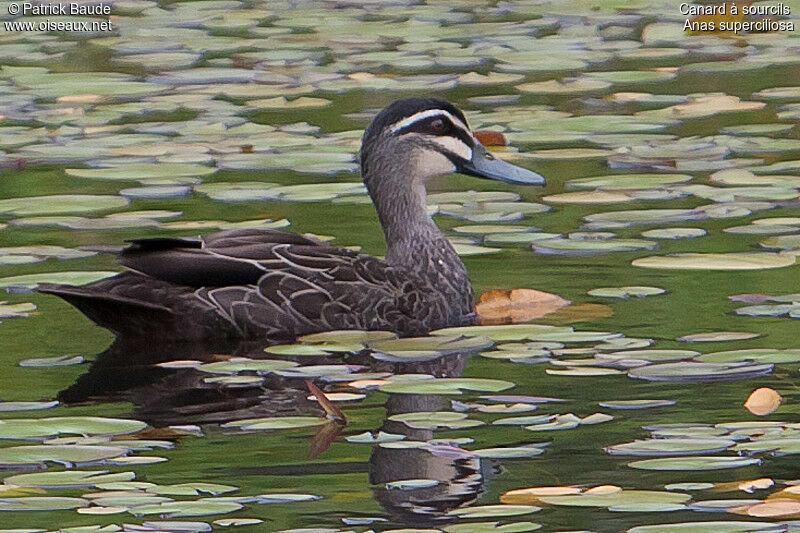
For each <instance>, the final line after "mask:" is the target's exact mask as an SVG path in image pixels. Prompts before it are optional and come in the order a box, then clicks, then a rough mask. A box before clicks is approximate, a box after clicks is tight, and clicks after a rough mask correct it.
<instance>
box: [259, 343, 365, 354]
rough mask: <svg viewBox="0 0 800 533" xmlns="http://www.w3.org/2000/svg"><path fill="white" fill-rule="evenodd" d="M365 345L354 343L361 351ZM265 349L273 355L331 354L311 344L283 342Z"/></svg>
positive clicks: (357, 349) (354, 346)
mask: <svg viewBox="0 0 800 533" xmlns="http://www.w3.org/2000/svg"><path fill="white" fill-rule="evenodd" d="M362 346H363V345H360V344H355V345H352V347H353V348H355V349H354V350H347V351H359V350H360V349H361V347H362ZM264 351H265V352H267V353H268V354H271V355H292V356H320V357H325V356H328V355H331V352H329V351H327V350H324V349H323V348H322V347H320V346H318V345H317V346H309V345H307V344H282V345H278V346H269V347H267V348H264Z"/></svg>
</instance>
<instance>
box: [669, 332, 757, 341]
mask: <svg viewBox="0 0 800 533" xmlns="http://www.w3.org/2000/svg"><path fill="white" fill-rule="evenodd" d="M757 337H760V335H759V334H758V333H748V332H745V331H712V332H708V333H694V334H692V335H684V336H683V337H678V338H677V339H676V340H679V341H681V342H731V341H744V340H748V339H755V338H757Z"/></svg>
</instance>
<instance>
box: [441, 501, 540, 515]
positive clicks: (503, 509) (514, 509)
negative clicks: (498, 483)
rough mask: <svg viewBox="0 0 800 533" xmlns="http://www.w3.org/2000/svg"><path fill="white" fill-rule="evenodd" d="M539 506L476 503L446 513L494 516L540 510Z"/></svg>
mask: <svg viewBox="0 0 800 533" xmlns="http://www.w3.org/2000/svg"><path fill="white" fill-rule="evenodd" d="M541 509H542V508H541V507H536V506H533V505H502V504H501V505H477V506H475V507H464V508H462V509H453V510H452V511H448V513H447V514H448V515H450V516H456V517H458V518H494V517H502V516H518V515H523V514H529V513H535V512H537V511H541Z"/></svg>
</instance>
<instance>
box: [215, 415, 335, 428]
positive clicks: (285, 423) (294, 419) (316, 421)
mask: <svg viewBox="0 0 800 533" xmlns="http://www.w3.org/2000/svg"><path fill="white" fill-rule="evenodd" d="M324 423H325V419H324V418H317V417H315V416H275V417H267V418H250V419H247V420H235V421H233V422H227V423H225V424H222V427H223V428H239V429H241V430H243V431H266V430H274V429H295V428H306V427H312V426H319V425H322V424H324Z"/></svg>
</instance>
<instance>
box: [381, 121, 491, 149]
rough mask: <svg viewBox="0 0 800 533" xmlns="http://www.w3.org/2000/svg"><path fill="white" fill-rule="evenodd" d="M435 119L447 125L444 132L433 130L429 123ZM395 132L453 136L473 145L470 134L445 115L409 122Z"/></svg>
mask: <svg viewBox="0 0 800 533" xmlns="http://www.w3.org/2000/svg"><path fill="white" fill-rule="evenodd" d="M435 120H442V121H444V123H445V124H446V125H447V126H448V127H447V128H446V129H445V130H444V132H442V133H436V132H434V131H433V129H432V127H431V123H432V122H433V121H435ZM395 133H396V134H397V135H402V134H404V133H423V134H426V135H437V136H449V137H455V138H457V139H459V140H461V142H463V143H464V144H466V145H467V146H469V147H470V148H474V147H475V140H474V139H473V138H472V135H470V134H469V133H467V132H466V131H464V129H463V128H461V127H459V126H456V125H454V124H453V122H452V121H451V120H450V118H448V117H447V116H445V115H436V116H433V117H430V118H427V119H425V120H420V121H419V122H414V123H411V124H409V125H408V126H405V127H403V128H400V129H399V130H397V131H396V132H395Z"/></svg>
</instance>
